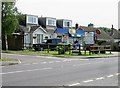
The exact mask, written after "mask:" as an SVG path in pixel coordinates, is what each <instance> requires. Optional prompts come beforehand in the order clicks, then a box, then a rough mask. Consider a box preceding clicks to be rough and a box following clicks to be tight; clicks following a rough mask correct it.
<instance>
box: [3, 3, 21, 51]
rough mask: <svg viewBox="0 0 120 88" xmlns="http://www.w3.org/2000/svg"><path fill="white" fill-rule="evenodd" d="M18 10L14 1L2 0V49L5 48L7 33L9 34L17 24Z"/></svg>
mask: <svg viewBox="0 0 120 88" xmlns="http://www.w3.org/2000/svg"><path fill="white" fill-rule="evenodd" d="M18 15H20V13H19V12H18V9H17V7H15V2H2V49H3V50H6V39H7V35H11V34H12V33H13V32H14V31H15V30H16V28H17V26H18V17H19V16H18Z"/></svg>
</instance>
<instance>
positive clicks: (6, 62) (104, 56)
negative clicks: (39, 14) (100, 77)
mask: <svg viewBox="0 0 120 88" xmlns="http://www.w3.org/2000/svg"><path fill="white" fill-rule="evenodd" d="M107 53H109V52H107ZM119 53H120V52H112V54H111V55H98V56H68V57H64V56H54V55H49V56H47V57H49V58H54V57H58V58H73V59H81V58H82V59H94V58H109V57H119V55H120V54H119ZM4 54H9V55H10V54H11V55H12V53H2V56H4ZM13 55H18V56H24V55H22V54H13ZM29 56H31V55H29ZM32 56H36V57H39V56H37V55H32ZM43 57H46V56H45V55H43ZM14 58H16V57H14ZM16 59H17V61H2V62H0V66H9V65H16V64H20V63H21V61H20V60H19V58H16Z"/></svg>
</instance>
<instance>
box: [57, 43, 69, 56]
mask: <svg viewBox="0 0 120 88" xmlns="http://www.w3.org/2000/svg"><path fill="white" fill-rule="evenodd" d="M69 48H70V47H69V46H68V45H67V46H66V44H65V43H59V44H58V46H57V50H58V54H65V52H66V51H68V50H69Z"/></svg>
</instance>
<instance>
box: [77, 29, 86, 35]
mask: <svg viewBox="0 0 120 88" xmlns="http://www.w3.org/2000/svg"><path fill="white" fill-rule="evenodd" d="M84 32H85V31H84V30H76V34H78V35H83V34H84Z"/></svg>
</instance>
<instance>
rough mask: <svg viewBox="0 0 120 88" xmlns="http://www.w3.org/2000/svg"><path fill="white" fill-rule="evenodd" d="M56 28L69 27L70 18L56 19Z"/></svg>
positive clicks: (70, 25) (70, 24)
mask: <svg viewBox="0 0 120 88" xmlns="http://www.w3.org/2000/svg"><path fill="white" fill-rule="evenodd" d="M56 24H57V28H71V27H72V20H67V19H57V23H56Z"/></svg>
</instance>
